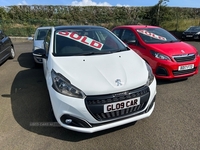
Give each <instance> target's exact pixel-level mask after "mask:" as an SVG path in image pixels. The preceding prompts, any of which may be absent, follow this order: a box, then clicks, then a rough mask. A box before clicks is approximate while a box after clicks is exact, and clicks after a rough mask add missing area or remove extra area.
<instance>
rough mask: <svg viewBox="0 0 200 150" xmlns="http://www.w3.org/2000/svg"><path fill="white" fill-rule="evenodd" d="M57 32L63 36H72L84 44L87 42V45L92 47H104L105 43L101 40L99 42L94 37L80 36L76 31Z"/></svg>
mask: <svg viewBox="0 0 200 150" xmlns="http://www.w3.org/2000/svg"><path fill="white" fill-rule="evenodd" d="M56 34H57V35H60V36H63V37H67V38H70V39H72V40H74V41H77V42H80V43H82V44H85V45H87V46H90V47H92V48H95V49H98V50H101V49H102V47H103V43H100V42H98V41H96V40H93V39H91V38H89V37H87V36H80V35H78V34H77V33H75V32H67V31H61V32H58V33H56Z"/></svg>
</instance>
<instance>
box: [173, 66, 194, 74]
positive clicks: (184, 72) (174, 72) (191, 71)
mask: <svg viewBox="0 0 200 150" xmlns="http://www.w3.org/2000/svg"><path fill="white" fill-rule="evenodd" d="M196 69H197V67H195V68H193V69H188V70H182V71H177V70H176V71H173V75H174V76H179V75H184V74H189V73H193V72H195V71H196Z"/></svg>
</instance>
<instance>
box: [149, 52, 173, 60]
mask: <svg viewBox="0 0 200 150" xmlns="http://www.w3.org/2000/svg"><path fill="white" fill-rule="evenodd" d="M150 52H151V54H152V55H153V56H154V57H155V58H158V59H162V60H170V58H169V57H168V56H166V55H164V54H161V53H158V52H155V51H153V50H151V51H150Z"/></svg>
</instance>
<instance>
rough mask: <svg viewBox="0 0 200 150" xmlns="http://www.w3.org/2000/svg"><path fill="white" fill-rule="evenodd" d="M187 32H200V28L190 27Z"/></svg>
mask: <svg viewBox="0 0 200 150" xmlns="http://www.w3.org/2000/svg"><path fill="white" fill-rule="evenodd" d="M186 31H187V32H199V31H200V27H190V28H188V29H187V30H186Z"/></svg>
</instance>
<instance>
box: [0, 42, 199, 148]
mask: <svg viewBox="0 0 200 150" xmlns="http://www.w3.org/2000/svg"><path fill="white" fill-rule="evenodd" d="M189 43H190V44H192V45H194V46H195V47H196V48H197V49H198V50H199V53H200V42H189ZM14 45H15V50H16V53H17V56H16V58H15V59H14V60H8V61H6V62H5V63H3V64H2V65H0V70H1V71H0V85H1V86H0V149H1V150H11V149H12V150H13V149H14V150H22V149H26V150H32V149H49V150H55V149H61V150H62V149H65V150H66V149H67V150H79V149H80V150H84V149H85V150H124V149H125V150H126V149H134V150H199V149H200V104H199V100H200V74H197V75H195V76H193V77H190V78H188V79H187V80H182V81H174V82H170V81H158V82H157V98H156V106H155V110H154V112H153V114H152V115H151V116H150V117H149V118H146V119H143V120H140V121H138V122H137V123H136V124H128V125H124V126H120V127H117V128H113V129H109V130H105V131H101V132H97V133H94V134H83V133H78V132H74V131H69V130H66V129H64V128H62V127H59V126H58V125H57V124H56V123H54V121H55V120H54V118H53V116H52V109H51V105H50V101H49V95H48V92H47V88H46V83H45V79H44V77H43V70H42V68H38V67H35V65H34V62H33V58H32V54H31V49H32V43H31V42H23V43H19V42H18V43H15V44H14Z"/></svg>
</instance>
